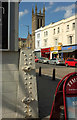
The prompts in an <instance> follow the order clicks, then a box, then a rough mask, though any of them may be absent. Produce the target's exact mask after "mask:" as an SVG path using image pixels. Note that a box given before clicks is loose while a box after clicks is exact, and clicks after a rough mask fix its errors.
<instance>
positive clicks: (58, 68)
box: [36, 63, 77, 79]
mask: <svg viewBox="0 0 77 120" xmlns="http://www.w3.org/2000/svg"><path fill="white" fill-rule="evenodd" d="M39 67H41V71H42V74H43V75H48V76H52V74H53V69H54V68H55V77H56V78H58V79H62V78H63V77H64V76H65V75H67V74H68V73H71V72H75V71H77V68H75V67H66V66H62V65H50V64H42V63H36V72H39Z"/></svg>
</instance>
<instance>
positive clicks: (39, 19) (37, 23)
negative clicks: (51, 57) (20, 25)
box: [32, 5, 45, 49]
mask: <svg viewBox="0 0 77 120" xmlns="http://www.w3.org/2000/svg"><path fill="white" fill-rule="evenodd" d="M44 26H45V6H44V7H43V13H41V9H40V10H39V13H37V5H36V6H35V13H34V9H33V8H32V49H35V30H37V29H39V28H40V27H44Z"/></svg>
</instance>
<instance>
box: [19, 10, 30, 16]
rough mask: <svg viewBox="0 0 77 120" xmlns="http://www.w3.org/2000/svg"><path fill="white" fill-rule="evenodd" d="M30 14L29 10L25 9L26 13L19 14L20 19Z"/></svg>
mask: <svg viewBox="0 0 77 120" xmlns="http://www.w3.org/2000/svg"><path fill="white" fill-rule="evenodd" d="M28 13H29V11H28V10H27V9H25V10H24V11H21V12H19V18H21V17H22V16H24V15H26V14H28Z"/></svg>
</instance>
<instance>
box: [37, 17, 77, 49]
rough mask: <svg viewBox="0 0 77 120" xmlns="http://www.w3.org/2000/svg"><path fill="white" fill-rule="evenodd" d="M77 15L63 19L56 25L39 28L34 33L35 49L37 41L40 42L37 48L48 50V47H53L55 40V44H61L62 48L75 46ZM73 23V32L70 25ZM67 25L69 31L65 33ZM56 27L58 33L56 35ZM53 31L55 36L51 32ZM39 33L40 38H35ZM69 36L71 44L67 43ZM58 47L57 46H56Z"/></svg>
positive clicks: (76, 41)
mask: <svg viewBox="0 0 77 120" xmlns="http://www.w3.org/2000/svg"><path fill="white" fill-rule="evenodd" d="M76 21H77V15H74V16H72V17H70V18H67V19H63V20H61V21H58V22H56V23H51V24H49V25H47V26H45V27H43V28H40V29H38V30H36V31H35V48H36V49H38V46H37V41H40V47H39V48H48V47H55V46H56V45H55V39H57V43H62V45H63V46H65V45H66V46H67V45H74V44H77V40H76V37H75V33H76V31H77V29H76V25H77V23H76ZM73 23H75V29H74V30H73V28H72V24H73ZM67 25H69V31H67ZM58 27H59V30H60V32H59V33H58ZM54 29H55V34H53V31H54ZM46 31H47V32H48V35H45V34H44V33H45V32H46ZM39 33H40V38H39V39H38V38H37V34H39ZM69 36H72V44H70V43H69V38H68V37H69ZM45 40H47V44H45ZM57 46H58V44H57Z"/></svg>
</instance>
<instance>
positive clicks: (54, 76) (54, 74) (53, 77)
mask: <svg viewBox="0 0 77 120" xmlns="http://www.w3.org/2000/svg"><path fill="white" fill-rule="evenodd" d="M52 79H53V80H55V68H53V77H52Z"/></svg>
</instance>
